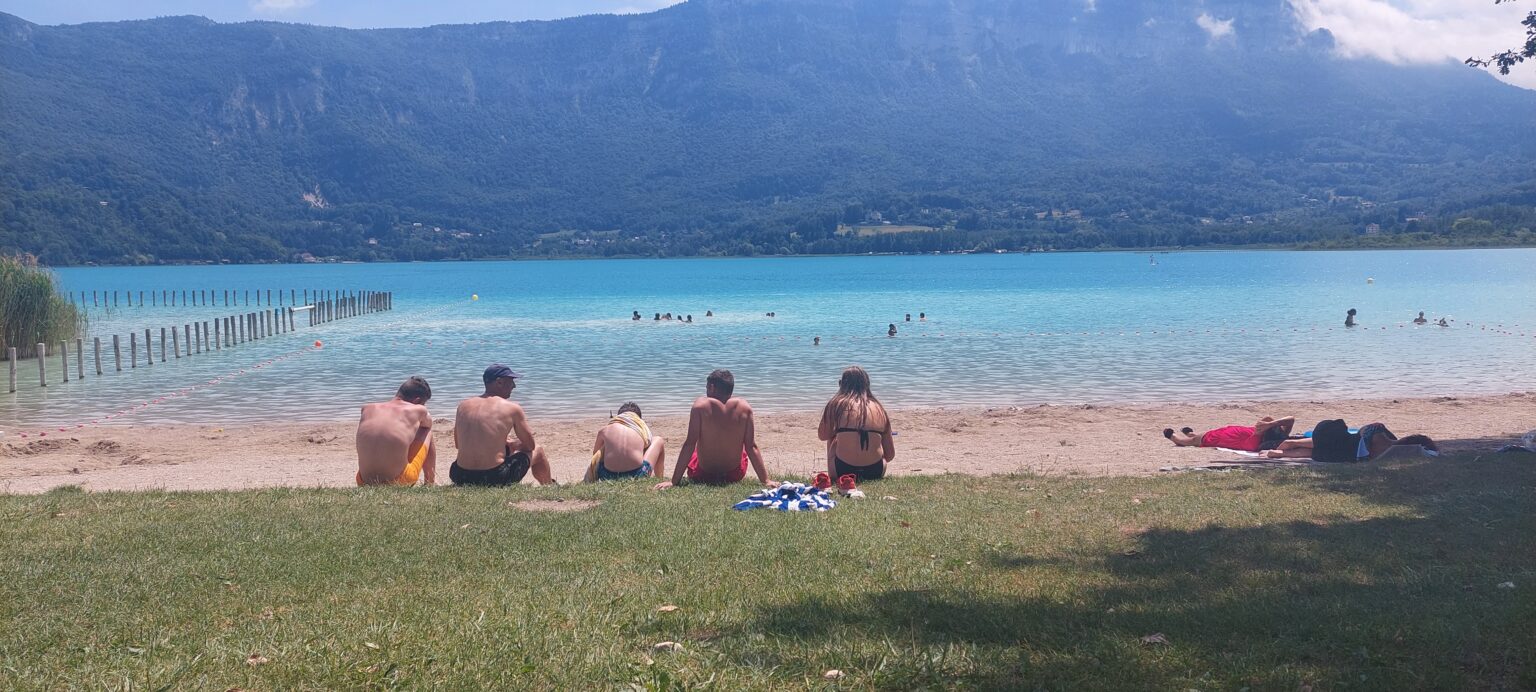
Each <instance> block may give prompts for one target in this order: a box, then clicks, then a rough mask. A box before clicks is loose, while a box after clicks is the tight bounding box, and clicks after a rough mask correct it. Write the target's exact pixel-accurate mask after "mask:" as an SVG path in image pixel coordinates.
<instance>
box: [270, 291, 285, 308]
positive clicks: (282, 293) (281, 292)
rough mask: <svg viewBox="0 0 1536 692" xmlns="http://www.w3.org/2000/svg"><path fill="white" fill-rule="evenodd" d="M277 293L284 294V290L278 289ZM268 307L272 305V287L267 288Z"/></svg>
mask: <svg viewBox="0 0 1536 692" xmlns="http://www.w3.org/2000/svg"><path fill="white" fill-rule="evenodd" d="M277 294H278V295H282V294H283V293H282V291H278V293H277ZM267 307H269V308H270V307H272V289H270V288H269V289H267Z"/></svg>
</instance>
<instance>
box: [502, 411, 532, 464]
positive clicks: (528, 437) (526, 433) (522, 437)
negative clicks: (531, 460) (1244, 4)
mask: <svg viewBox="0 0 1536 692" xmlns="http://www.w3.org/2000/svg"><path fill="white" fill-rule="evenodd" d="M508 405H510V406H511V407H512V434H513V435H516V436H517V441H518V442H519V443H521V444H522V446H523V447H522V449H523V452H525V453H527V454H528V456H530V457H532V456H533V449H534V447H535V446H536V444H537V443H535V442H534V441H533V430H531V429H529V427H528V414H526V413H524V412H523V407H521V406H518V405H517V404H513V403H511V402H508Z"/></svg>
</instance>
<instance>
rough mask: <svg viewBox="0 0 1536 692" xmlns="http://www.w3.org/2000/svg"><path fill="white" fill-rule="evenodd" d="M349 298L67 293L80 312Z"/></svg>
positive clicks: (274, 293) (333, 294)
mask: <svg viewBox="0 0 1536 692" xmlns="http://www.w3.org/2000/svg"><path fill="white" fill-rule="evenodd" d="M242 291H244V292H243V294H242ZM285 293H286V295H284V294H285ZM135 295H137V297H138V301H137V302H135V301H134V297H135ZM352 295H357V294H356V292H347V291H332V290H310V289H303V290H300V289H295V288H290V289H288V290H287V291H284V290H282V289H276V290H274V289H270V288H269V289H255V290H251V289H234V290H228V289H226V290H224V291H223V294H222V298H223V302H220V297H221V296H220V292H219V291H218V290H217V289H215V290H206V289H185V290H175V289H162V290H159V291H137V292H135V291H91V292H89V293H87V292H85V291H80V293H79V295H78V296H77V295H76V294H75V293H74V292H73V291H71V292H70V293H69V299H70V300H71V301H73V302H74V303H75V304H76V305H78V306H80V307H82V308H85V307H91V308H115V307H120V306H122V305H123V303H125V302H126V303H127V307H130V308H132V307H158V306H161V305H164V306H166V307H177V306H181V307H187V306H198V305H206V306H210V307H212V306H215V305H217V306H221V307H229V306H231V305H258V306H259V305H266V306H282V305H292V306H295V307H298V306H301V305H309V304H310V298H311V296H313V298H314V302H315V303H321V302H324V301H327V300H336V299H339V298H345V297H348V296H352ZM146 296H147V297H146ZM301 299H302V301H303V302H300V300H301ZM253 300H254V301H255V302H254V303H253V302H252V301H253Z"/></svg>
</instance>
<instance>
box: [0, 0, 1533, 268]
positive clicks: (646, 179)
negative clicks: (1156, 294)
mask: <svg viewBox="0 0 1536 692" xmlns="http://www.w3.org/2000/svg"><path fill="white" fill-rule="evenodd" d="M1533 112H1536V92H1532V91H1526V90H1521V89H1517V88H1514V87H1511V86H1508V85H1505V84H1502V83H1500V82H1498V81H1496V80H1494V79H1493V78H1491V77H1489V76H1488V75H1486V74H1483V73H1481V72H1478V71H1475V70H1471V69H1468V68H1464V67H1461V66H1456V65H1445V66H1428V67H1424V66H1420V67H1400V66H1392V65H1387V64H1383V63H1378V62H1371V61H1358V60H1343V59H1339V58H1337V57H1335V56H1334V52H1333V41H1332V37H1331V36H1329V35H1328V34H1327V32H1326V31H1317V32H1312V33H1307V32H1305V31H1304V30H1303V29H1302V28H1301V27H1300V26H1298V24H1297V23H1296V21H1295V19H1294V17H1293V14H1292V12H1291V10H1290V8H1289V6H1288V5H1287V4H1286V3H1285V2H1281V1H1279V0H1257V1H1256V0H1243V1H1237V0H1161V1H1154V0H1097V1H1096V2H1093V1H1091V0H690V1H689V2H685V3H683V4H680V5H676V6H673V7H671V8H669V9H666V10H662V11H659V12H654V13H651V14H645V15H627V16H590V17H579V18H573V19H566V20H560V21H552V22H521V23H492V24H477V25H467V26H436V27H430V28H424V29H398V30H394V29H391V30H346V29H333V28H322V27H314V26H304V25H291V24H280V23H269V22H251V23H241V24H217V23H214V22H210V21H208V20H205V19H202V18H198V17H168V18H162V19H155V20H146V21H131V22H115V23H97V24H83V25H74V26H39V25H34V24H31V23H28V22H26V21H24V20H22V19H20V18H17V17H13V16H9V15H4V14H0V250H4V251H27V252H32V253H36V254H38V255H39V256H40V257H41V258H42V259H43V260H45V261H48V262H51V263H56V264H67V263H76V262H86V261H98V262H153V261H195V260H215V259H228V260H233V261H266V260H288V259H292V258H293V257H294V256H296V255H297V254H299V253H310V254H312V255H315V256H322V257H324V256H338V257H343V258H357V259H391V258H392V259H439V258H455V257H483V256H508V255H540V254H594V255H613V254H670V255H691V254H754V253H779V252H845V251H865V250H896V251H900V250H927V249H976V248H981V249H988V248H1019V247H1031V246H1050V247H1058V248H1068V247H1136V246H1148V245H1175V244H1208V243H1248V242H1266V243H1295V242H1308V241H1311V242H1346V241H1351V239H1357V238H1358V237H1359V235H1360V234H1361V233H1363V232H1365V231H1366V230H1367V229H1371V230H1372V231H1373V232H1376V233H1379V234H1380V235H1381V236H1382V237H1383V238H1397V237H1399V236H1402V237H1423V236H1426V235H1427V234H1450V235H1454V234H1455V233H1457V232H1460V230H1464V229H1463V228H1462V227H1458V229H1459V230H1458V229H1453V228H1452V226H1453V225H1454V224H1452V223H1450V222H1451V221H1453V220H1456V219H1457V218H1459V217H1460V216H1461V215H1462V212H1461V211H1460V210H1463V209H1467V208H1478V209H1483V210H1494V211H1496V212H1498V213H1497V214H1494V215H1493V216H1491V217H1490V218H1503V219H1506V221H1507V222H1502V221H1501V222H1497V223H1495V222H1489V224H1490V225H1488V226H1478V227H1476V228H1477V232H1478V233H1480V234H1484V235H1486V234H1488V233H1497V232H1509V231H1510V229H1511V228H1512V226H1511V224H1515V225H1521V227H1523V228H1527V229H1528V228H1531V227H1536V218H1533V215H1532V214H1531V213H1529V210H1530V202H1531V200H1532V198H1533V197H1536V192H1533V191H1536V167H1533V166H1532V162H1533V161H1536V121H1533V119H1532V118H1530V117H1529V115H1530V114H1531V113H1533ZM1499 214H1502V216H1499ZM1508 219H1513V221H1508ZM845 224H847V225H845ZM925 228H932V229H939V230H935V231H932V232H922V230H923V229H925ZM897 231H915V232H897ZM1526 233H1527V235H1528V234H1529V231H1526ZM1522 237H1524V236H1522Z"/></svg>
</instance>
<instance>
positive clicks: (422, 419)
mask: <svg viewBox="0 0 1536 692" xmlns="http://www.w3.org/2000/svg"><path fill="white" fill-rule="evenodd" d="M431 432H432V416H431V414H429V413H428V412H427V407H425V406H421V405H418V404H413V403H410V402H407V401H402V400H400V399H393V400H390V401H386V402H383V403H379V404H368V405H367V406H364V407H363V412H362V417H361V418H360V419H359V420H358V422H357V475H358V478H359V480H361V481H362V482H364V483H385V482H389V481H391V480H393V479H395V478H397V477H399V476H400V474H401V473H402V472H404V471H405V467H406V464H408V463H410V456H411V446H412V444H414V443H422V444H425V443H427V441H428V440H427V438H428V436H429V435H431Z"/></svg>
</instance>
